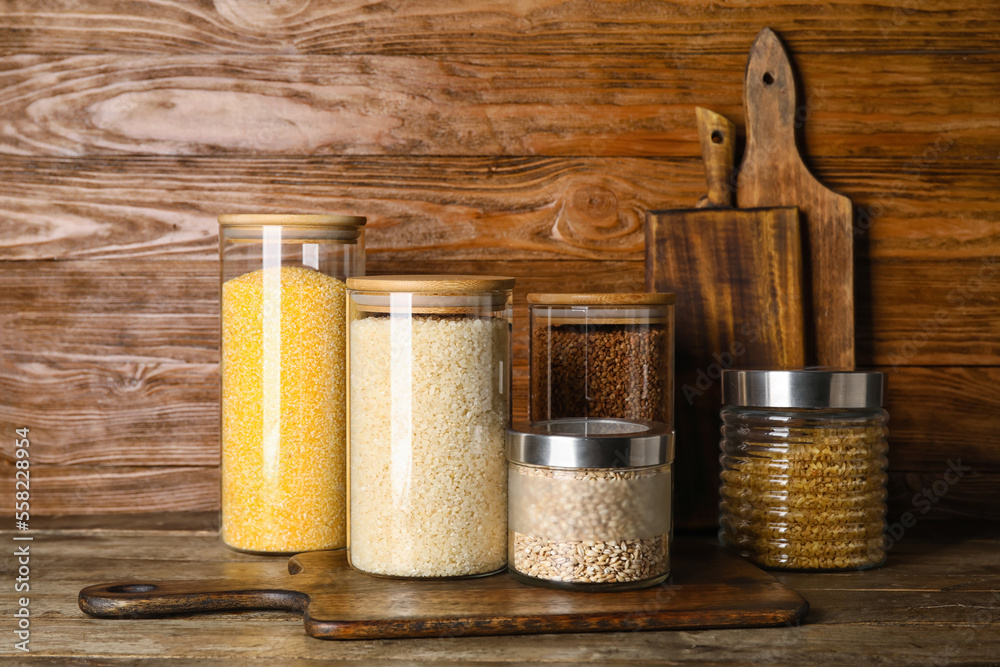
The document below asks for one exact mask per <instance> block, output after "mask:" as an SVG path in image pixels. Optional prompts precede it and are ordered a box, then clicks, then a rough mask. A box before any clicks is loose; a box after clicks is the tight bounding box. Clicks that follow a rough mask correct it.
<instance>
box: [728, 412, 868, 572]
mask: <svg viewBox="0 0 1000 667" xmlns="http://www.w3.org/2000/svg"><path fill="white" fill-rule="evenodd" d="M722 421H723V426H722V440H721V449H722V454H721V456H720V461H721V464H722V469H721V473H720V475H721V487H720V492H721V500H720V510H721V512H720V528H721V529H720V539H721V541H722V542H723V543H724V544H726V545H728V546H731V547H733V548H735V549H736V550H738V551H739V552H740V553H741V554H742V555H744V556H746V557H748V558H749V559H750V560H752V561H753V562H754V563H756V564H758V565H761V566H763V567H770V568H781V569H794V570H847V569H866V568H870V567H876V566H878V565H881V564H882V563H883V562H884V561H885V553H886V543H885V514H886V497H887V491H886V479H887V477H886V467H887V458H886V454H887V453H888V445H887V442H886V436H887V433H888V430H887V428H886V424H887V422H888V413H886V411H885V410H882V409H880V408H865V409H842V408H835V409H775V408H748V407H735V406H727V407H725V408H723V409H722Z"/></svg>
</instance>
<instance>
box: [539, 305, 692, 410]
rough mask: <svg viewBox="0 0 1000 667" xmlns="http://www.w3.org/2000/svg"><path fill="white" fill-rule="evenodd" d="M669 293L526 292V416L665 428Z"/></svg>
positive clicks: (670, 361)
mask: <svg viewBox="0 0 1000 667" xmlns="http://www.w3.org/2000/svg"><path fill="white" fill-rule="evenodd" d="M675 299H676V295H674V294H645V293H636V294H529V295H528V304H529V305H528V308H529V313H530V319H531V322H530V328H531V341H530V351H529V356H530V359H531V368H530V374H531V379H530V384H531V392H530V397H529V402H530V412H531V421H532V422H540V421H546V420H551V419H565V418H570V417H584V418H591V419H594V418H618V419H638V420H645V421H656V422H661V423H664V424H667V425H668V426H671V427H673V421H674V420H673V409H674V403H673V401H674V397H673V394H674V306H673V304H674V301H675Z"/></svg>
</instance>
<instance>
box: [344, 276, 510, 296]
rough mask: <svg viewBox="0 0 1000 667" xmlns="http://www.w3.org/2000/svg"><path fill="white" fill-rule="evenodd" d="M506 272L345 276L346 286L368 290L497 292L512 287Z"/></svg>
mask: <svg viewBox="0 0 1000 667" xmlns="http://www.w3.org/2000/svg"><path fill="white" fill-rule="evenodd" d="M514 282H515V280H514V278H508V277H506V276H463V275H454V276H450V275H428V276H364V277H360V276H358V277H354V278H348V279H347V289H352V290H361V291H366V292H367V291H371V292H498V291H503V290H511V289H514Z"/></svg>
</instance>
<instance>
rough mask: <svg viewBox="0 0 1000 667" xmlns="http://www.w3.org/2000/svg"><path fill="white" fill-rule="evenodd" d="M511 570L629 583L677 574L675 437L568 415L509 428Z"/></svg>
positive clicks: (575, 583)
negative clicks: (673, 558)
mask: <svg viewBox="0 0 1000 667" xmlns="http://www.w3.org/2000/svg"><path fill="white" fill-rule="evenodd" d="M507 457H508V460H509V489H508V493H509V506H510V511H509V538H508V539H509V544H508V567H509V568H510V571H511V574H512V576H513V577H514V578H516V579H518V580H519V581H522V582H525V583H529V584H535V585H541V586H547V587H553V588H565V589H571V590H628V589H635V588H644V587H646V586H652V585H654V584H657V583H659V582H661V581H663V580H664V579H666V578H667V576H668V575H669V574H670V535H671V508H670V505H671V492H672V476H671V464H672V462H673V434H672V433H671V432H670V430H669V429H668V427H667V426H666V425H665V424H652V423H647V422H638V421H628V420H617V419H563V420H554V421H547V422H540V423H538V424H535V425H533V426H530V427H522V428H520V429H518V430H511V431H509V432H508V435H507Z"/></svg>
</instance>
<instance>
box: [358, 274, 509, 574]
mask: <svg viewBox="0 0 1000 667" xmlns="http://www.w3.org/2000/svg"><path fill="white" fill-rule="evenodd" d="M347 287H348V321H349V324H348V336H349V338H348V346H349V360H350V457H349V458H350V465H349V471H350V475H349V476H350V486H349V488H350V494H349V497H350V517H349V526H350V528H349V551H348V554H349V559H350V563H351V565H352V566H353V567H354V568H356V569H358V570H361V571H364V572H368V573H371V574H376V575H383V576H392V577H407V578H411V577H412V578H424V577H462V576H475V575H483V574H489V573H492V572H496V571H498V570H500V569H502V568H503V567H504V566H505V564H506V562H507V468H506V459H505V456H504V438H505V433H506V429H507V427H508V425H509V423H510V406H511V391H510V358H511V336H510V331H511V290H512V289H513V287H514V279H513V278H506V277H496V276H454V275H451V276H448V275H446V276H377V277H366V278H352V279H349V280H348V281H347Z"/></svg>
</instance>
